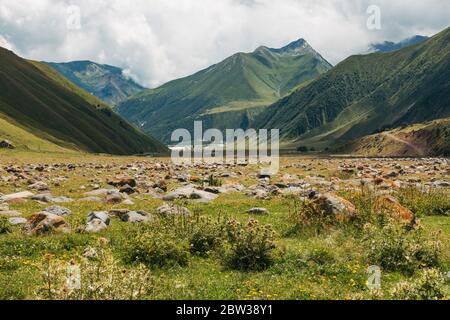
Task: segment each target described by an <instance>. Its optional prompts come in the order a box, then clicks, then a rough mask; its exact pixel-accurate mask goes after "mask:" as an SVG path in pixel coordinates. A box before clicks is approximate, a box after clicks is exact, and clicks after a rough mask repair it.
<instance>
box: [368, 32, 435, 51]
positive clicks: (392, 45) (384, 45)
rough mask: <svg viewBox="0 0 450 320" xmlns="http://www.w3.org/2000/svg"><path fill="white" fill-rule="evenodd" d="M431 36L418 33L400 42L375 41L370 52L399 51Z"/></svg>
mask: <svg viewBox="0 0 450 320" xmlns="http://www.w3.org/2000/svg"><path fill="white" fill-rule="evenodd" d="M428 39H429V37H426V36H420V35H416V36H414V37H411V38H408V39H405V40H402V41H400V42H391V41H384V42H381V43H373V44H371V45H370V47H369V52H392V51H397V50H400V49H403V48H406V47H409V46H413V45H415V44H419V43H422V42H424V41H426V40H428Z"/></svg>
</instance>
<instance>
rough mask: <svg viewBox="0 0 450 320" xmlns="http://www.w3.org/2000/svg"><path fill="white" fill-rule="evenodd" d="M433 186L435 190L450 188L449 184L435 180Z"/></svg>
mask: <svg viewBox="0 0 450 320" xmlns="http://www.w3.org/2000/svg"><path fill="white" fill-rule="evenodd" d="M433 186H434V187H437V188H450V182H448V181H444V180H437V181H434V182H433Z"/></svg>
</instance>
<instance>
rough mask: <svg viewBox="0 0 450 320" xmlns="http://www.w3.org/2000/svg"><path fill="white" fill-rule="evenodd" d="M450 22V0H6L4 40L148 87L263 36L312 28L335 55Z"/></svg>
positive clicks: (267, 41)
mask: <svg viewBox="0 0 450 320" xmlns="http://www.w3.org/2000/svg"><path fill="white" fill-rule="evenodd" d="M370 5H377V6H378V7H379V8H380V9H381V29H369V28H368V27H367V20H368V19H370V17H371V15H370V14H368V13H367V9H368V7H369V6H370ZM74 6H77V7H78V8H79V9H80V19H78V18H77V17H78V15H77V8H76V7H74ZM373 12H374V11H371V13H373ZM78 20H79V22H80V24H78ZM370 21H372V22H373V21H374V20H370ZM448 26H450V1H448V0H427V1H424V0H408V1H406V0H373V1H370V0H354V1H353V0H340V1H338V0H276V1H274V0H79V1H77V0H73V1H64V0H59V1H58V0H0V46H3V47H8V48H9V49H12V50H14V51H15V52H16V53H18V54H19V55H21V56H23V57H26V58H31V59H36V60H45V61H56V62H61V61H71V60H93V61H96V62H100V63H107V64H112V65H116V66H119V67H122V68H124V69H126V70H127V72H128V73H129V74H130V75H131V76H132V77H134V78H135V79H136V80H138V81H139V82H141V83H142V84H144V85H146V86H149V87H154V86H156V85H159V84H162V83H164V82H166V81H169V80H172V79H175V78H178V77H182V76H186V75H189V74H191V73H193V72H196V71H198V70H200V69H202V68H205V67H207V66H209V65H211V64H214V63H217V62H219V61H221V60H223V59H224V58H226V57H228V56H230V55H231V54H233V53H236V52H239V51H244V52H249V51H253V50H254V49H255V48H257V47H258V46H260V45H266V46H270V47H281V46H283V45H286V44H288V43H289V42H291V41H293V40H296V39H298V38H305V39H306V40H307V41H308V42H309V43H310V44H311V46H313V47H314V48H315V49H316V50H317V51H319V52H320V53H321V54H322V55H323V56H324V57H325V58H326V59H328V60H329V61H330V62H331V63H333V64H336V63H338V62H339V61H341V60H343V59H345V58H346V57H348V56H349V55H351V54H354V53H359V52H363V51H365V50H366V48H367V46H368V44H369V43H371V42H379V41H384V40H393V41H397V40H402V39H404V38H407V37H410V36H412V35H415V34H423V35H432V34H435V33H436V32H438V31H440V30H442V29H444V28H446V27H448Z"/></svg>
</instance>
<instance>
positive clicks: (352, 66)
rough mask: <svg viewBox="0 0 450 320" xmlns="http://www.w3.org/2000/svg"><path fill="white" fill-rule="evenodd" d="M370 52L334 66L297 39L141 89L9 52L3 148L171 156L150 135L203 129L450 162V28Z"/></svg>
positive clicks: (81, 66) (1, 88)
mask: <svg viewBox="0 0 450 320" xmlns="http://www.w3.org/2000/svg"><path fill="white" fill-rule="evenodd" d="M372 51H375V52H373V53H369V54H361V55H354V56H351V57H349V58H347V59H345V60H344V61H342V62H341V63H339V64H338V65H336V66H335V67H333V66H332V65H331V64H330V63H328V62H327V61H326V60H325V59H324V58H323V57H322V56H321V55H320V54H319V53H318V52H317V51H315V50H314V49H313V48H312V47H311V46H310V45H309V44H308V43H307V42H306V41H305V40H303V39H299V40H297V41H294V42H292V43H290V44H289V45H287V46H285V47H282V48H269V47H265V46H261V47H259V48H257V49H256V50H255V51H253V52H251V53H236V54H234V55H232V56H231V57H229V58H227V59H225V60H224V61H222V62H220V63H218V64H215V65H212V66H210V67H208V68H206V69H204V70H201V71H199V72H197V73H195V74H193V75H191V76H188V77H185V78H181V79H177V80H174V81H171V82H169V83H166V84H164V85H162V86H161V87H158V88H155V89H144V88H143V87H141V86H140V85H139V84H137V83H135V82H134V81H133V80H131V79H129V78H128V77H126V76H125V74H124V72H123V70H121V69H120V68H116V67H112V66H108V65H101V64H98V63H95V62H90V61H74V62H68V63H44V62H36V61H31V60H25V59H22V58H20V57H18V56H17V55H15V54H14V53H13V52H11V51H8V50H6V49H2V48H0V138H1V139H8V140H11V141H13V142H14V143H15V144H16V145H18V146H19V147H21V148H22V149H28V150H35V151H49V152H52V151H58V152H70V151H73V150H76V151H86V152H96V153H110V154H142V153H158V154H163V153H166V152H167V151H168V149H167V148H166V147H165V146H164V145H163V144H162V143H160V142H158V141H157V140H156V139H154V138H153V136H155V137H156V138H158V139H160V140H161V141H163V142H165V143H170V135H171V132H172V131H173V130H175V129H178V128H186V129H191V130H192V128H193V123H194V121H195V120H202V121H203V126H204V129H208V128H218V129H222V130H224V129H226V128H243V129H247V128H250V127H253V128H257V129H258V128H266V129H273V128H278V129H280V132H281V139H282V141H281V142H282V143H281V145H282V148H283V149H287V150H295V149H299V150H300V149H302V150H304V149H313V148H314V150H319V151H323V152H327V153H352V154H360V155H382V154H384V155H416V156H417V155H448V154H449V153H450V146H449V144H448V137H449V119H450V95H449V92H450V28H447V29H446V30H444V31H442V32H440V33H439V34H437V35H435V36H433V37H432V38H426V37H422V36H415V37H412V38H410V39H407V40H405V41H401V42H400V43H391V42H384V43H382V44H377V45H373V46H372ZM108 104H109V105H111V106H113V107H114V109H112V108H111V107H110V106H108ZM116 112H117V113H116ZM121 116H123V117H124V118H126V119H128V120H129V121H130V122H132V123H134V125H135V126H133V125H131V124H129V123H128V122H127V120H124V119H123V118H121ZM141 130H142V131H141ZM144 132H145V133H144Z"/></svg>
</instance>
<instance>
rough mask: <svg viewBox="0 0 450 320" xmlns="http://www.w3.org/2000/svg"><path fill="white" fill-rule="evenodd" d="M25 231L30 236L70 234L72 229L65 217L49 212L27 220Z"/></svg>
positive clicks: (34, 215)
mask: <svg viewBox="0 0 450 320" xmlns="http://www.w3.org/2000/svg"><path fill="white" fill-rule="evenodd" d="M24 231H25V233H27V234H29V235H45V234H50V233H69V232H70V227H69V225H68V224H67V222H66V220H64V218H63V217H60V216H57V215H55V214H51V213H48V212H39V213H35V214H33V215H32V216H31V217H30V218H29V219H28V220H27V222H26V224H25V225H24Z"/></svg>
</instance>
